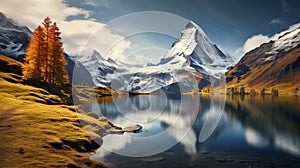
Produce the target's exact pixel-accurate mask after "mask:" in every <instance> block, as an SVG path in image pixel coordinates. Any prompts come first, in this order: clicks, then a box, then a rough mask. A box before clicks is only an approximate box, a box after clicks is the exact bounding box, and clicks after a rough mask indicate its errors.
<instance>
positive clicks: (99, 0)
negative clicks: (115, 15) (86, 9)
mask: <svg viewBox="0 0 300 168" xmlns="http://www.w3.org/2000/svg"><path fill="white" fill-rule="evenodd" d="M82 4H83V5H90V6H94V7H106V8H108V7H109V3H108V1H107V0H84V1H82Z"/></svg>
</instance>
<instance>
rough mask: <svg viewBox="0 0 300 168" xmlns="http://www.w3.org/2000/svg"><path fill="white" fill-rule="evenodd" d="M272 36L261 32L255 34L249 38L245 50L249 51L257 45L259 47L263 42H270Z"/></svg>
mask: <svg viewBox="0 0 300 168" xmlns="http://www.w3.org/2000/svg"><path fill="white" fill-rule="evenodd" d="M269 41H270V38H269V37H268V36H265V35H262V34H259V35H254V36H252V37H250V38H248V39H247V40H246V42H245V44H244V47H243V48H244V51H245V52H248V51H251V50H253V49H254V48H256V47H259V46H260V45H261V44H263V43H266V42H269Z"/></svg>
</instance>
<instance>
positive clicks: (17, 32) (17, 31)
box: [0, 12, 94, 85]
mask: <svg viewBox="0 0 300 168" xmlns="http://www.w3.org/2000/svg"><path fill="white" fill-rule="evenodd" d="M32 37H33V36H32V32H31V31H30V30H29V29H28V28H27V27H26V26H23V25H19V24H18V23H16V22H14V21H13V20H12V19H10V18H7V17H6V16H5V15H4V14H3V13H1V12H0V54H2V55H5V56H8V57H10V58H12V59H14V60H17V61H19V62H24V58H25V54H26V48H27V46H28V44H29V42H30V40H31V38H32ZM64 56H65V59H66V69H67V72H68V75H69V79H70V83H71V82H72V77H73V69H74V66H75V67H77V68H78V69H81V70H82V73H83V74H84V75H85V76H89V74H88V71H86V70H85V68H84V66H82V65H81V64H80V63H77V64H76V65H75V62H74V61H73V60H71V59H70V56H69V55H68V54H67V53H64ZM91 82H92V81H89V82H88V83H89V84H90V85H94V84H93V83H91Z"/></svg>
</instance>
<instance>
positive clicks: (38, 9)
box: [0, 0, 89, 29]
mask: <svg viewBox="0 0 300 168" xmlns="http://www.w3.org/2000/svg"><path fill="white" fill-rule="evenodd" d="M0 4H1V6H0V10H1V12H3V13H4V14H6V15H7V16H9V17H11V18H13V19H14V20H15V21H17V22H18V23H20V24H24V25H26V26H28V27H29V28H30V29H34V28H36V27H37V25H39V24H40V23H41V22H42V21H43V19H44V18H45V17H46V16H49V17H50V18H51V19H53V20H65V19H66V18H67V17H68V16H76V15H84V16H85V18H88V17H89V11H87V10H84V9H81V8H74V7H69V6H67V5H66V4H65V3H64V1H63V0H43V1H40V0H26V1H19V0H9V1H7V0H0ZM18 10H20V11H18Z"/></svg>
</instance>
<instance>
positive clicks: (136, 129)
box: [110, 124, 143, 134]
mask: <svg viewBox="0 0 300 168" xmlns="http://www.w3.org/2000/svg"><path fill="white" fill-rule="evenodd" d="M115 127H116V126H115ZM115 127H113V128H114V129H113V130H111V131H110V133H112V134H123V133H125V132H132V133H137V132H139V131H140V130H141V129H142V128H143V127H142V126H141V125H138V124H137V125H132V126H129V127H125V128H123V129H122V128H120V127H116V128H115Z"/></svg>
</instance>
